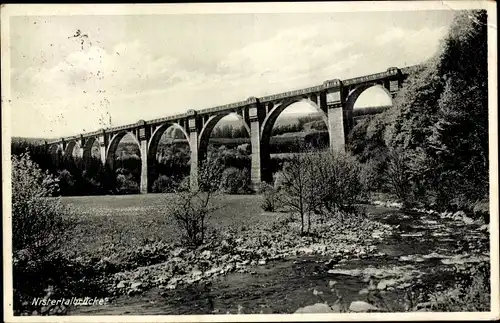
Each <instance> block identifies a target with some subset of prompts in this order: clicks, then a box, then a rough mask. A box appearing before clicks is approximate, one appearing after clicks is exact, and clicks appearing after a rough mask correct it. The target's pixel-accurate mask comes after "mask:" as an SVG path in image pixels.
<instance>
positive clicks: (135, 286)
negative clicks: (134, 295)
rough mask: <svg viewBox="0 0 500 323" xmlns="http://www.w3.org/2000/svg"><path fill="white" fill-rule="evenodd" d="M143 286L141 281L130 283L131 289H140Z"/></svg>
mask: <svg viewBox="0 0 500 323" xmlns="http://www.w3.org/2000/svg"><path fill="white" fill-rule="evenodd" d="M141 286H142V283H141V282H135V283H132V285H130V289H139V288H141Z"/></svg>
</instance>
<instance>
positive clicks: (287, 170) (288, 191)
mask: <svg viewBox="0 0 500 323" xmlns="http://www.w3.org/2000/svg"><path fill="white" fill-rule="evenodd" d="M299 148H300V149H299V151H300V154H293V155H292V156H291V157H290V159H289V160H288V161H287V162H286V163H285V165H284V166H283V170H282V172H281V184H280V186H281V188H280V189H281V193H282V194H281V195H280V196H281V197H280V199H281V204H282V205H283V206H285V207H288V208H290V209H291V210H292V211H294V212H296V213H298V214H299V215H300V221H301V222H300V223H301V226H300V233H301V235H304V234H307V233H309V232H310V230H311V214H312V213H314V212H315V211H316V210H317V209H318V207H319V205H320V203H321V199H320V196H321V195H320V194H319V191H318V186H317V176H316V175H315V165H314V164H313V163H312V161H313V160H314V159H313V158H312V153H311V151H310V150H309V149H308V147H305V146H303V145H301V146H300V147H299ZM306 219H307V229H306V227H305V223H304V220H306Z"/></svg>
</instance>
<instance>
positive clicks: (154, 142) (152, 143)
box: [148, 122, 192, 161]
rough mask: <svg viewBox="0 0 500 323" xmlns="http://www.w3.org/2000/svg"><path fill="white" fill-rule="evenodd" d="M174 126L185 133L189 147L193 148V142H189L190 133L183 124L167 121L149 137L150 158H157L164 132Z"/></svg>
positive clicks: (151, 159)
mask: <svg viewBox="0 0 500 323" xmlns="http://www.w3.org/2000/svg"><path fill="white" fill-rule="evenodd" d="M172 128H176V129H179V130H181V131H182V134H183V135H184V139H186V140H187V142H188V144H189V149H192V147H191V143H190V142H189V135H188V133H187V131H186V129H184V127H183V126H181V125H180V124H178V123H175V122H172V123H170V122H169V123H165V124H163V125H161V126H159V127H158V128H156V129H155V131H154V132H153V133H152V134H151V139H149V142H148V160H150V161H153V160H155V159H156V153H157V151H158V144H159V143H160V139H161V137H162V136H163V134H164V133H165V132H166V131H167V130H169V129H172Z"/></svg>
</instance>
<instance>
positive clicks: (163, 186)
mask: <svg viewBox="0 0 500 323" xmlns="http://www.w3.org/2000/svg"><path fill="white" fill-rule="evenodd" d="M177 186H178V184H177V183H176V182H175V181H174V180H173V179H172V177H168V176H165V175H160V176H159V177H158V178H157V179H156V181H154V183H153V187H152V188H151V189H152V191H153V192H154V193H170V192H173V191H174V190H175V189H176V188H177Z"/></svg>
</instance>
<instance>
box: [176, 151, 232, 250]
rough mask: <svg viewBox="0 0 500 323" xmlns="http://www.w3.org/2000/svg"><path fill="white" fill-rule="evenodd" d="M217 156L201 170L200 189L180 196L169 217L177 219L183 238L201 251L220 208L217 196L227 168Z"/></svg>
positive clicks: (211, 155)
mask: <svg viewBox="0 0 500 323" xmlns="http://www.w3.org/2000/svg"><path fill="white" fill-rule="evenodd" d="M217 157H218V156H217V155H214V154H209V156H208V158H207V159H206V160H205V162H203V163H202V164H201V166H200V167H199V169H198V175H199V176H198V189H197V190H196V191H192V192H178V194H177V195H178V196H177V197H176V200H174V201H173V202H172V201H171V200H169V202H170V204H171V208H170V210H169V211H170V212H169V216H171V215H172V216H173V217H174V219H175V222H176V224H177V226H178V227H179V229H180V232H181V238H182V239H183V240H184V241H185V242H186V243H187V244H188V245H190V246H192V247H197V246H200V245H202V244H203V243H204V242H205V237H206V231H207V220H208V218H209V216H210V214H211V213H213V212H214V211H215V210H216V209H217V207H216V206H215V205H214V204H213V197H214V194H216V193H217V191H218V189H219V187H220V180H221V177H222V172H223V167H222V164H221V163H220V160H218V158H217Z"/></svg>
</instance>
